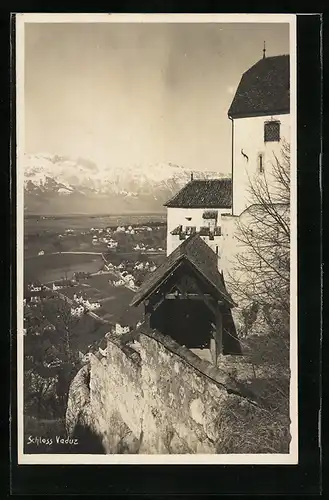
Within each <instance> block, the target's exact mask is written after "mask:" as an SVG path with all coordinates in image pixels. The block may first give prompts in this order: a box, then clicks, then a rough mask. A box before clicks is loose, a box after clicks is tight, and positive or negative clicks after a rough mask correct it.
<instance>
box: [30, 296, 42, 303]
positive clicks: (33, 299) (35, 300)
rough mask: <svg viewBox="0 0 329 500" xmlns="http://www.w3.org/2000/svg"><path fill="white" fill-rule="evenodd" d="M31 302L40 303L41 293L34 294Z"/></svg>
mask: <svg viewBox="0 0 329 500" xmlns="http://www.w3.org/2000/svg"><path fill="white" fill-rule="evenodd" d="M31 302H32V303H34V304H39V303H40V302H41V298H40V297H39V295H33V296H32V297H31Z"/></svg>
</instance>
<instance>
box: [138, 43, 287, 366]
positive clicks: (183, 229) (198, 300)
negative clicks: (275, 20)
mask: <svg viewBox="0 0 329 500" xmlns="http://www.w3.org/2000/svg"><path fill="white" fill-rule="evenodd" d="M228 118H229V119H230V120H231V124H232V136H231V151H232V165H231V169H232V171H231V177H230V178H220V179H207V180H203V179H202V180H201V179H193V176H191V180H190V182H189V183H188V184H187V185H186V186H184V187H183V188H182V189H181V190H180V191H179V192H178V193H177V194H176V195H175V196H173V197H172V198H171V199H170V200H168V201H167V203H166V204H165V206H166V208H167V258H166V260H165V262H164V263H163V264H162V265H161V266H160V267H159V268H158V269H157V270H156V272H155V273H152V275H151V276H149V277H148V278H147V279H146V280H145V282H144V283H143V284H142V286H141V287H140V289H139V290H138V291H137V293H136V295H135V297H134V299H133V300H132V302H131V305H133V306H137V305H139V304H140V303H141V302H143V303H144V306H145V322H146V323H147V324H148V325H149V326H150V328H152V329H156V330H158V331H160V332H161V333H163V334H166V335H169V336H170V337H172V338H173V339H174V340H176V341H177V342H178V343H179V344H181V345H184V346H186V347H188V348H190V349H191V350H194V352H196V353H198V354H200V352H201V354H203V355H204V352H205V351H208V352H210V354H211V359H212V362H213V363H214V364H215V365H216V364H217V360H218V356H219V355H221V354H240V353H241V348H240V345H239V341H238V338H237V334H236V327H235V324H234V320H233V316H232V309H233V308H234V307H235V306H236V303H235V300H234V298H232V297H231V295H230V293H229V291H228V289H227V287H226V284H225V277H226V276H227V274H228V273H229V271H231V269H230V266H231V265H232V264H231V260H232V259H231V256H232V254H234V252H236V249H237V245H236V243H235V241H234V240H235V227H236V223H237V221H238V220H239V219H241V218H243V217H248V215H249V214H250V213H252V210H253V208H254V206H255V205H254V201H253V200H252V198H251V197H250V192H249V189H250V183H252V182H254V181H256V182H262V179H265V178H266V183H267V186H268V189H269V190H271V189H272V186H273V183H272V182H271V176H272V169H273V161H274V158H275V157H279V156H280V152H281V149H282V144H283V142H286V143H289V140H290V86H289V56H288V55H280V56H275V57H265V53H264V57H263V58H262V59H261V60H259V61H258V62H257V63H256V64H254V65H253V66H252V67H251V68H249V69H248V70H247V71H246V72H245V73H244V74H243V75H242V78H241V80H240V83H239V85H238V88H237V91H236V93H235V96H234V98H233V101H232V103H231V106H230V108H229V110H228ZM274 197H275V193H274V187H273V199H274Z"/></svg>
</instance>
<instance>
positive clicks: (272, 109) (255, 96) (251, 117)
mask: <svg viewBox="0 0 329 500" xmlns="http://www.w3.org/2000/svg"><path fill="white" fill-rule="evenodd" d="M289 75H290V71H289V56H288V55H281V56H275V57H266V49H265V45H264V50H263V58H262V59H260V60H259V61H258V62H257V63H256V64H255V65H254V66H252V67H251V68H250V69H248V70H247V71H246V72H245V73H244V74H243V75H242V78H241V81H240V83H239V85H238V88H237V91H236V94H235V96H234V98H233V101H232V104H231V106H230V109H229V111H228V117H229V118H230V120H231V122H232V184H233V186H232V198H233V199H232V206H233V208H232V214H233V215H240V214H241V213H242V212H243V211H244V210H245V209H246V208H248V206H250V205H252V204H253V200H252V196H251V195H250V183H251V182H253V181H254V180H255V178H256V179H260V180H261V179H262V178H265V177H266V180H267V182H268V183H269V184H271V182H270V178H271V171H272V168H273V162H275V156H276V157H278V158H279V157H280V155H281V151H282V146H283V142H284V141H286V142H287V143H289V140H290V115H289V113H290V95H289V93H290V85H289Z"/></svg>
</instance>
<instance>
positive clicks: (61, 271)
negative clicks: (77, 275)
mask: <svg viewBox="0 0 329 500" xmlns="http://www.w3.org/2000/svg"><path fill="white" fill-rule="evenodd" d="M103 265H104V262H103V259H102V257H101V255H87V254H48V255H47V254H45V255H38V256H34V257H29V258H26V259H25V261H24V280H25V283H29V282H32V281H36V280H38V281H40V282H41V283H48V282H50V281H56V280H61V279H63V278H66V277H67V278H68V279H70V278H72V275H73V273H74V272H81V271H83V272H86V273H87V272H89V273H96V272H97V271H99V270H100V269H102V267H103Z"/></svg>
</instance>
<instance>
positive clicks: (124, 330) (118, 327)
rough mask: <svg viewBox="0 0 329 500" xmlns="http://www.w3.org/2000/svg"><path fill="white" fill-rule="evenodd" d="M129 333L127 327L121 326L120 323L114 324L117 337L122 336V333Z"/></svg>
mask: <svg viewBox="0 0 329 500" xmlns="http://www.w3.org/2000/svg"><path fill="white" fill-rule="evenodd" d="M129 332H130V327H129V326H121V325H120V323H116V325H115V333H116V334H117V335H123V334H124V333H129Z"/></svg>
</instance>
